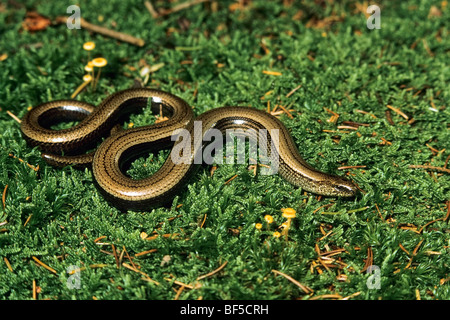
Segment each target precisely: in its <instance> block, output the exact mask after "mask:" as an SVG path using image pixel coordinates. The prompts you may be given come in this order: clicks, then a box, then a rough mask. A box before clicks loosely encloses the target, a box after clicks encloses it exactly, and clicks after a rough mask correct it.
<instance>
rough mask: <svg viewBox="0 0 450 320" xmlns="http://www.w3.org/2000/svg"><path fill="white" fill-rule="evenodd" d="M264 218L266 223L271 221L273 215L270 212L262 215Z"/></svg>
mask: <svg viewBox="0 0 450 320" xmlns="http://www.w3.org/2000/svg"><path fill="white" fill-rule="evenodd" d="M264 219H265V220H266V221H267V223H272V222H273V217H272V216H271V215H270V214H268V215H266V216H265V217H264Z"/></svg>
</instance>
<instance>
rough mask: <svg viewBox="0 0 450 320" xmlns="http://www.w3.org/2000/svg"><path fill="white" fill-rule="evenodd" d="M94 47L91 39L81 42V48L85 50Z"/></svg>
mask: <svg viewBox="0 0 450 320" xmlns="http://www.w3.org/2000/svg"><path fill="white" fill-rule="evenodd" d="M94 48H95V43H94V42H92V41H88V42H85V43H84V44H83V49H84V50H86V51H91V50H94Z"/></svg>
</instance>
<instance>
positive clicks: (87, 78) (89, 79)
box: [83, 74, 92, 82]
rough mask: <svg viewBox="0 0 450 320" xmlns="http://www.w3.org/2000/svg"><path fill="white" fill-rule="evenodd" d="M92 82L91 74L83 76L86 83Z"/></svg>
mask: <svg viewBox="0 0 450 320" xmlns="http://www.w3.org/2000/svg"><path fill="white" fill-rule="evenodd" d="M91 80H92V76H91V75H90V74H85V75H84V76H83V81H84V82H89V81H91Z"/></svg>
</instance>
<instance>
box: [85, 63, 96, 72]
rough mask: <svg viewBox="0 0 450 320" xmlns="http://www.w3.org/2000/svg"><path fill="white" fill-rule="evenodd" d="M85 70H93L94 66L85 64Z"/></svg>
mask: <svg viewBox="0 0 450 320" xmlns="http://www.w3.org/2000/svg"><path fill="white" fill-rule="evenodd" d="M84 70H85V71H87V72H91V71H92V70H94V68H92V67H91V66H89V65H88V64H87V65H85V66H84Z"/></svg>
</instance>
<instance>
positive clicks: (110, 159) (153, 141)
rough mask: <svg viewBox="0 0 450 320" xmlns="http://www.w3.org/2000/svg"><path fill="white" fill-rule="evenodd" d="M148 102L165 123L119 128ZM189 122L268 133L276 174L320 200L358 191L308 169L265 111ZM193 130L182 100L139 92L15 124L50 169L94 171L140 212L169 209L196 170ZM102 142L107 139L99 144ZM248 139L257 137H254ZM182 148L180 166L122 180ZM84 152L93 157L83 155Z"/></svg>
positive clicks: (224, 111) (49, 109)
mask: <svg viewBox="0 0 450 320" xmlns="http://www.w3.org/2000/svg"><path fill="white" fill-rule="evenodd" d="M149 102H150V103H151V108H152V111H153V112H155V113H159V111H160V108H162V110H163V113H164V114H166V115H169V120H167V121H163V122H158V123H155V124H152V125H149V126H143V127H138V128H132V129H127V130H121V129H117V127H118V123H120V121H122V119H123V118H124V116H126V115H128V114H129V113H133V112H136V111H137V110H139V109H142V108H144V107H145V106H147V104H149ZM74 120H78V121H79V123H78V124H77V125H75V126H73V127H71V128H69V129H62V130H53V129H51V126H52V125H53V124H55V123H57V122H61V121H74ZM195 121H196V122H197V123H200V124H201V126H200V128H201V129H200V130H201V137H203V136H204V135H205V133H207V132H208V130H209V129H218V130H219V131H220V132H221V133H223V134H225V132H226V131H227V130H230V129H244V130H247V131H246V132H250V131H251V130H249V129H252V130H255V132H256V131H258V130H261V129H263V130H267V133H268V136H267V139H266V140H265V141H263V143H265V144H267V146H270V145H271V144H270V142H271V141H274V140H273V139H272V136H271V134H272V132H277V133H278V138H277V141H278V145H277V146H276V147H272V149H271V150H270V153H271V155H272V156H273V155H275V154H276V156H277V158H278V161H279V162H278V163H279V165H278V173H279V174H280V175H281V176H282V177H283V178H284V179H286V180H287V181H288V182H290V183H291V184H293V185H295V186H298V187H301V188H302V189H304V190H306V191H309V192H312V193H316V194H320V195H325V196H339V197H352V196H354V195H355V194H356V192H357V188H356V186H355V185H354V184H353V182H351V181H349V180H347V179H345V178H343V177H340V176H335V175H330V174H327V173H324V172H321V171H318V170H316V169H314V168H313V167H312V166H310V165H309V164H308V163H306V161H305V160H304V159H303V158H302V157H301V156H300V154H299V152H298V149H297V147H296V145H295V143H294V141H293V139H292V137H291V135H290V134H289V131H288V130H287V129H286V127H285V126H284V125H283V123H282V122H281V121H280V120H278V119H277V118H275V117H274V116H272V115H270V114H268V113H267V112H264V111H260V110H257V109H254V108H250V107H222V108H217V109H213V110H210V111H207V112H205V113H203V114H201V115H200V116H198V117H197V118H196V119H195ZM180 129H184V130H186V131H187V132H188V133H190V136H191V137H192V139H190V140H189V141H187V140H186V139H181V138H180V139H178V141H177V142H175V144H174V142H173V141H172V140H173V138H172V135H173V134H174V132H177V131H176V130H180ZM194 129H195V126H194V115H193V112H192V109H191V108H190V107H189V105H188V104H187V103H186V102H184V101H183V100H182V99H180V98H178V97H176V96H174V95H172V94H169V93H166V92H163V91H158V90H152V89H144V88H142V89H128V90H124V91H120V92H117V93H115V94H113V95H111V96H109V97H108V98H106V99H105V100H103V101H102V103H101V104H100V105H99V106H98V107H94V106H92V105H90V104H87V103H84V102H79V101H73V100H59V101H53V102H47V103H43V104H41V105H39V106H37V107H35V108H33V109H32V110H30V111H29V112H28V113H27V114H26V115H25V117H24V118H23V119H22V122H21V130H22V134H23V136H24V138H25V139H26V140H27V141H28V143H29V144H30V145H32V146H39V147H40V149H41V150H42V156H43V158H44V159H45V160H46V161H47V162H48V163H50V164H52V165H54V166H66V165H70V164H72V165H81V166H83V165H84V166H85V165H92V171H93V175H94V178H95V182H96V184H97V186H98V188H99V190H100V192H101V193H102V194H103V195H104V196H105V198H106V199H108V200H109V201H110V202H111V203H112V204H113V205H115V206H116V207H119V208H121V209H122V210H128V209H133V210H146V209H149V208H150V207H151V206H155V205H162V204H164V203H167V202H168V201H169V200H170V199H172V198H173V197H174V196H175V195H176V194H177V193H179V192H180V189H181V188H182V187H183V186H184V185H185V183H186V181H187V179H188V178H189V177H190V174H191V173H192V172H193V171H194V170H195V169H196V168H197V167H198V165H197V163H196V162H195V161H194V159H195V157H196V155H198V154H199V153H201V152H202V150H203V148H204V147H205V145H206V143H205V142H201V143H198V142H195V141H194V136H195V134H194V133H195V132H194ZM273 130H275V131H273ZM103 137H106V139H105V140H104V141H103V142H101V139H102V138H103ZM175 137H176V135H175ZM249 138H250V139H257V136H256V135H255V136H253V137H252V136H249ZM100 142H101V144H100V145H99V146H98V144H99V143H100ZM183 143H184V145H181V144H183ZM259 143H261V141H260V142H259ZM188 144H190V146H191V148H190V149H191V153H190V154H185V155H184V157H185V158H183V159H185V161H183V163H179V162H176V161H173V160H172V157H171V156H169V157H168V158H167V160H166V161H165V162H164V164H163V165H162V167H161V168H160V169H159V170H158V171H157V172H156V173H155V174H153V175H151V176H150V177H147V178H144V179H140V180H136V179H132V178H131V177H129V176H127V175H126V174H125V170H126V167H127V165H129V164H130V162H131V161H132V160H133V159H136V157H137V156H139V155H141V154H143V153H144V152H149V151H154V150H160V149H163V148H168V147H171V146H173V149H172V150H175V149H177V150H179V147H183V146H188ZM95 148H96V150H95ZM268 148H269V149H270V147H268ZM89 150H93V151H91V152H88V153H86V151H89Z"/></svg>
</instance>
